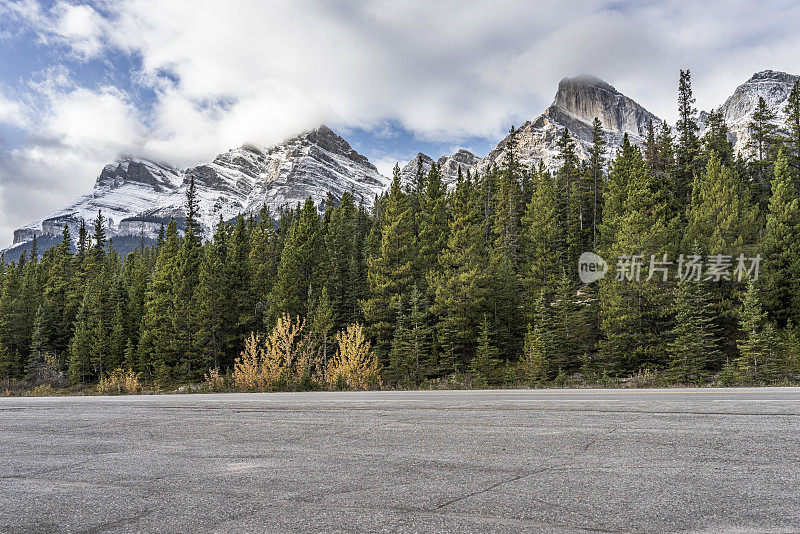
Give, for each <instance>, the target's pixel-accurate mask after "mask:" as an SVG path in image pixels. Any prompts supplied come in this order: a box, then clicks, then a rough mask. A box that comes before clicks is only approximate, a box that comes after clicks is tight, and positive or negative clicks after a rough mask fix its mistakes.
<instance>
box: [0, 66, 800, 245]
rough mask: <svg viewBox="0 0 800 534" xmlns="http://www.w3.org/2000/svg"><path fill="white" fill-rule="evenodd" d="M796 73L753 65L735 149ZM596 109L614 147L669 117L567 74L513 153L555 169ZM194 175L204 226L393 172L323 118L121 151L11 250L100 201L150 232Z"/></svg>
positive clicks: (582, 138)
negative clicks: (194, 153) (270, 135)
mask: <svg viewBox="0 0 800 534" xmlns="http://www.w3.org/2000/svg"><path fill="white" fill-rule="evenodd" d="M798 79H800V77H798V76H796V75H792V74H787V73H784V72H777V71H772V70H764V71H761V72H757V73H755V74H753V76H752V77H751V78H750V79H748V80H747V81H746V82H745V83H743V84H741V85H740V86H738V87H737V88H736V90H735V91H734V92H733V94H732V95H731V96H730V97H729V98H728V99H726V101H725V102H724V103H722V104H721V105H720V107H719V108H718V109H719V110H720V111H721V112H722V114H723V117H724V118H725V120H726V123H727V124H728V127H729V129H730V134H729V135H730V138H731V141H732V142H733V143H734V146H735V149H736V150H737V151H740V152H741V151H744V150H745V149H746V146H747V141H748V139H749V133H748V131H747V130H748V129H747V125H748V123H749V122H750V120H751V119H752V115H753V112H754V111H755V107H756V105H757V103H758V98H759V97H763V98H764V99H765V101H766V102H767V105H768V106H769V107H770V109H772V111H773V112H775V113H776V117H777V118H776V122H780V121H783V120H784V118H785V114H784V107H785V105H786V99H787V97H788V94H789V91H790V90H791V87H792V85H793V84H794V82H795V81H796V80H798ZM707 116H708V113H707V112H701V113H700V115H699V124H700V126H701V133H702V128H703V127H704V125H705V119H706V118H707ZM595 117H598V118H599V119H600V121H601V123H602V125H603V129H604V132H605V135H606V141H607V142H608V149H609V152H610V153H611V154H613V153H614V152H615V151H616V150H618V148H619V147H620V146H621V144H622V139H623V136H624V135H625V134H627V135H628V137H629V138H630V140H631V142H633V143H635V144H642V143H643V142H644V140H645V137H646V135H647V126H648V123H649V121H651V120H652V121H653V123H654V125H656V126H658V125H660V124H661V123H662V122H663V121H662V119H660V118H659V117H657V116H655V115H654V114H653V113H651V112H649V111H648V110H647V109H645V108H644V107H643V106H641V105H640V104H638V103H637V102H636V101H634V100H633V99H631V98H630V97H628V96H626V95H624V94H622V93H621V92H619V91H618V90H617V89H616V88H614V86H612V85H611V84H609V83H607V82H605V81H603V80H600V79H599V78H596V77H594V76H588V75H581V76H576V77H573V78H564V79H563V80H561V82H560V83H559V84H558V89H557V91H556V94H555V96H554V98H553V102H552V104H551V105H550V106H549V107H548V108H547V109H546V110H545V111H544V112H543V113H542V114H541V115H539V116H538V117H536V118H535V119H533V120H529V121H526V122H524V123H523V124H522V125H520V127H519V128H518V129H517V134H516V146H517V148H516V156H517V160H518V161H519V162H520V163H522V164H524V165H527V166H530V167H533V166H536V165H538V163H539V162H540V161H542V162H543V163H544V164H545V166H546V167H547V168H549V169H550V170H554V169H555V168H557V165H558V161H557V159H556V155H557V152H558V150H557V142H558V138H559V137H560V136H561V134H562V132H563V130H564V128H567V129H568V130H569V132H570V134H571V136H572V137H573V138H574V139H575V140H576V141H577V143H576V152H577V155H578V157H579V158H586V157H587V156H588V152H587V151H588V148H589V146H590V145H591V141H592V123H593V121H594V118H595ZM507 143H508V137H506V138H505V139H502V140H501V141H500V142H499V143H498V144H497V146H496V147H495V148H494V149H492V150H491V151H490V152H489V154H487V155H486V156H485V157H483V158H481V157H479V156H477V155H475V154H473V153H472V152H470V151H468V150H465V149H461V150H458V151H456V152H455V153H454V154H451V155H448V156H442V157H440V158H438V159H437V160H434V159H433V158H432V157H430V156H428V155H426V154H423V153H418V154H417V156H415V157H414V158H413V159H412V160H411V161H409V162H408V163H406V164H405V165H404V166H403V168H402V169H401V178H402V181H403V183H404V184H408V183H411V180H413V177H414V175H415V174H416V172H417V169H418V167H421V169H422V171H423V172H428V171H429V170H430V169H431V167H432V165H434V163H435V164H436V165H437V166H438V167H439V169H440V171H441V174H442V179H443V181H444V182H445V183H447V184H452V183H453V182H455V180H456V178H457V176H458V172H459V170H461V172H462V173H466V172H467V171H470V172H473V173H474V172H485V171H486V170H487V169H488V168H489V167H490V166H491V165H498V164H501V163H502V161H503V159H504V158H505V152H506V146H507ZM190 177H194V179H195V183H196V187H197V191H198V200H199V203H200V213H201V221H200V222H201V225H202V226H203V229H204V231H205V233H206V235H209V234H210V232H211V231H212V229H213V228H214V226H215V225H216V223H217V221H218V220H219V219H220V217H221V218H222V219H223V220H230V219H232V218H233V217H235V216H236V215H237V214H239V213H252V212H255V211H258V210H259V209H260V208H261V206H262V205H264V204H266V205H267V206H268V207H269V208H270V209H271V210H272V212H273V213H277V211H278V210H280V209H281V208H282V207H284V206H287V205H294V204H296V203H298V202H303V201H304V200H305V199H306V198H307V197H311V198H312V199H313V200H314V202H315V203H316V205H317V206H319V207H320V208H322V207H324V205H325V203H326V202H327V199H328V194H329V193H330V194H331V195H332V197H333V199H334V200H335V201H338V199H340V198H341V195H342V194H344V192H346V191H349V192H351V193H352V194H353V195H354V196H355V198H356V201H357V202H363V203H364V204H365V205H366V206H371V205H372V203H373V200H374V198H375V196H376V195H378V194H380V193H381V192H383V191H385V190H386V188H387V187H388V185H389V183H390V181H391V180H390V178H388V177H385V176H382V175H381V174H380V173H379V172H378V170H377V169H376V168H375V166H374V165H373V164H372V163H371V162H370V161H369V159H367V157H365V156H364V155H362V154H360V153H358V152H357V151H355V150H354V149H353V148H352V147H351V146H350V145H349V143H348V142H347V141H346V140H345V139H344V138H342V137H341V136H339V135H338V134H336V133H335V132H333V131H332V130H331V129H330V128H328V127H327V126H325V125H322V126H320V127H318V128H316V129H314V130H311V131H308V132H303V133H301V134H299V135H297V136H295V137H292V138H290V139H287V140H286V141H284V142H282V143H279V144H276V145H273V146H269V147H263V146H256V145H245V146H242V147H239V148H235V149H232V150H229V151H227V152H224V153H222V154H219V155H218V156H216V157H215V158H214V160H213V161H211V162H210V163H205V164H201V165H198V166H196V167H193V168H190V169H184V170H181V169H177V168H175V167H172V166H170V165H169V164H166V163H156V162H153V161H149V160H145V159H141V158H122V159H120V160H118V161H116V162H114V163H110V164H108V165H106V166H105V167H104V168H103V170H102V171H101V173H100V175H99V176H98V178H97V181H96V182H95V185H94V187H93V189H92V191H91V192H89V193H88V194H86V195H84V196H81V197H79V198H78V199H76V200H75V201H74V202H72V203H70V204H68V205H67V206H65V207H64V208H62V209H60V210H58V211H57V212H55V213H53V214H52V215H50V216H48V217H45V218H43V219H40V220H38V221H35V222H33V223H31V224H28V225H26V226H24V227H22V228H19V229H17V230H15V231H14V245H13V246H12V247H10V248H9V249H7V252H8V254H7V258H8V259H13V258H14V257H15V256H18V255H19V253H21V251H22V250H24V249H25V248H29V247H30V242H31V239H32V238H33V236H34V234H36V235H37V237H39V238H40V239H42V240H43V242H47V243H50V242H56V241H57V240H58V239H59V238H60V235H61V232H62V229H63V227H64V225H65V224H66V225H67V226H68V227H69V228H70V230H71V231H72V233H73V235H76V234H77V229H78V227H79V225H80V221H81V220H86V221H91V220H92V219H93V218H94V217H96V215H97V211H98V210H102V212H103V214H104V216H105V217H107V218H108V233H109V235H110V237H112V238H115V239H116V240H117V241H118V242H119V240H120V239H122V238H124V239H128V240H133V239H136V238H140V237H145V238H147V239H152V238H153V237H155V236H156V234H157V232H158V230H159V228H160V226H161V224H162V223H163V222H166V221H168V220H169V218H170V217H174V218H176V219H178V220H179V221H182V219H183V217H184V215H183V205H184V202H185V193H186V187H187V185H188V182H189V179H190Z"/></svg>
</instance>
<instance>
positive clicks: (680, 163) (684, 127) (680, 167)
mask: <svg viewBox="0 0 800 534" xmlns="http://www.w3.org/2000/svg"><path fill="white" fill-rule="evenodd" d="M694 103H695V99H694V97H693V96H692V75H691V71H689V69H686V70H681V73H680V81H679V83H678V122H677V124H676V125H675V130H676V131H677V132H678V151H677V168H676V187H677V190H676V191H675V193H676V195H677V197H678V199H680V200H683V201H685V200H688V198H689V186H690V184H691V183H692V177H693V176H694V173H695V171H697V170H698V169H697V164H698V162H697V161H696V160H697V157H698V156H699V152H700V140H699V139H698V137H697V132H698V130H699V127H698V126H697V118H696V113H697V109H696V108H695V107H694Z"/></svg>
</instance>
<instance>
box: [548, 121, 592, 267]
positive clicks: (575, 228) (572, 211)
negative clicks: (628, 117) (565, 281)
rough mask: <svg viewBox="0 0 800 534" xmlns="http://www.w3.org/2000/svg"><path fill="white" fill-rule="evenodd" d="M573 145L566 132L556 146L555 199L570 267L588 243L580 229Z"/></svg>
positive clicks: (579, 192) (576, 161)
mask: <svg viewBox="0 0 800 534" xmlns="http://www.w3.org/2000/svg"><path fill="white" fill-rule="evenodd" d="M574 143H575V142H574V140H573V139H572V137H571V136H570V135H569V130H567V129H566V128H565V129H564V131H563V133H562V135H561V137H560V138H559V140H558V144H557V146H558V159H559V161H560V162H561V167H560V168H559V169H558V172H557V173H556V180H555V195H556V207H557V210H558V214H559V218H560V219H561V220H562V221H563V228H562V231H561V235H562V242H563V250H564V251H565V256H564V261H566V262H567V264H569V265H571V264H573V263H574V262H577V260H578V256H579V255H580V254H581V252H583V250H582V249H585V248H586V246H585V243H586V241H587V239H586V235H585V234H584V230H585V228H582V227H581V222H582V221H581V211H582V206H581V200H582V198H581V197H582V195H581V187H580V178H581V172H580V168H579V165H578V156H577V155H576V154H575V144H574ZM589 230H591V229H589ZM573 260H574V261H573Z"/></svg>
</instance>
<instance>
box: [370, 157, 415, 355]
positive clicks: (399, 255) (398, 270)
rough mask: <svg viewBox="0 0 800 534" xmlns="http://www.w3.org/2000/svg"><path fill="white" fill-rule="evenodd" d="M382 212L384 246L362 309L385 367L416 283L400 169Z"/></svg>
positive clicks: (378, 253)
mask: <svg viewBox="0 0 800 534" xmlns="http://www.w3.org/2000/svg"><path fill="white" fill-rule="evenodd" d="M382 209H383V211H382V213H381V217H382V220H381V234H380V245H379V246H378V249H377V250H376V251H375V253H374V254H373V255H371V256H370V258H369V260H368V266H369V267H368V279H369V287H370V297H369V298H368V299H367V300H366V301H364V303H363V306H362V308H363V310H364V317H365V318H366V320H367V323H368V332H369V334H370V336H371V337H372V338H374V339H375V354H376V356H377V357H378V363H379V364H380V365H381V366H385V365H386V364H387V363H388V357H389V351H390V348H391V347H390V346H391V343H392V339H393V337H394V331H395V329H396V313H397V310H399V308H400V300H401V298H402V295H403V294H405V293H407V292H408V291H409V289H410V288H411V286H412V283H413V273H414V263H415V256H416V247H417V243H416V239H415V236H414V235H413V231H412V230H413V225H412V223H413V220H412V214H411V213H410V211H409V207H408V197H407V195H406V193H404V192H403V191H402V190H401V188H400V169H399V167H397V166H395V170H394V178H393V180H392V186H391V189H390V191H389V195H388V197H387V198H386V200H385V202H384V203H383V205H382Z"/></svg>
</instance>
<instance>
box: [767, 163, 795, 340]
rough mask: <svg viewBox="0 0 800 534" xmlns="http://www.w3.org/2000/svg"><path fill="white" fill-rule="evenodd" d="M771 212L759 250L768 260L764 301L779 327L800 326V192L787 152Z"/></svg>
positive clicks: (780, 165) (777, 177)
mask: <svg viewBox="0 0 800 534" xmlns="http://www.w3.org/2000/svg"><path fill="white" fill-rule="evenodd" d="M768 210H769V211H768V212H767V220H766V227H765V229H764V235H763V236H762V239H761V243H760V247H759V248H760V252H761V255H762V257H763V261H764V272H763V276H762V277H761V278H759V285H760V288H761V293H762V299H763V302H764V306H765V308H766V309H767V311H769V313H770V315H771V317H773V318H774V319H775V320H776V321H777V322H778V324H779V325H781V326H785V325H786V323H787V321H789V320H791V321H792V322H793V323H794V324H800V237H799V236H800V193H798V190H797V189H796V188H795V187H794V185H793V183H792V179H791V177H790V175H789V165H788V160H787V158H786V155H785V154H784V153H783V152H781V153H780V154H779V155H778V161H777V162H776V163H775V177H774V178H773V180H772V196H771V197H770V200H769V205H768Z"/></svg>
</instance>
